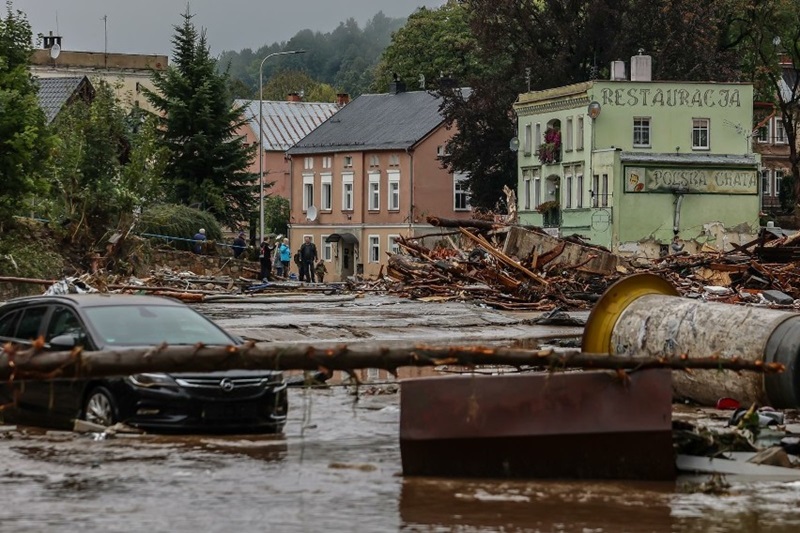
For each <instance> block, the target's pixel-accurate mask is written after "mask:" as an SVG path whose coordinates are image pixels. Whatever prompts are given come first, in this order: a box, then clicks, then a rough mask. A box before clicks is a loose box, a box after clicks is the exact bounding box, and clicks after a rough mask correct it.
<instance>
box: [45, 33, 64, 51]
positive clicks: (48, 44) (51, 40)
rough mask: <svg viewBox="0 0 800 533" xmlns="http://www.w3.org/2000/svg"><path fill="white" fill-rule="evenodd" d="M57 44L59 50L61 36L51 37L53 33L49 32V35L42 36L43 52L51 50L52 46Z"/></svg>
mask: <svg viewBox="0 0 800 533" xmlns="http://www.w3.org/2000/svg"><path fill="white" fill-rule="evenodd" d="M54 44H57V45H58V47H59V48H61V36H60V35H53V32H52V31H51V32H50V35H44V36H42V45H43V46H44V48H45V50H47V49H50V48H53V45H54Z"/></svg>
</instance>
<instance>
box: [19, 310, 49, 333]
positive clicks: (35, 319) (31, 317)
mask: <svg viewBox="0 0 800 533" xmlns="http://www.w3.org/2000/svg"><path fill="white" fill-rule="evenodd" d="M46 312H47V307H45V306H42V307H32V308H29V309H25V311H23V313H22V320H20V321H19V325H18V326H17V334H16V337H17V338H18V339H20V340H23V341H28V340H30V341H33V340H36V339H37V338H38V337H39V328H40V327H41V325H42V319H44V315H45V313H46Z"/></svg>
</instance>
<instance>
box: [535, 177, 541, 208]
mask: <svg viewBox="0 0 800 533" xmlns="http://www.w3.org/2000/svg"><path fill="white" fill-rule="evenodd" d="M541 203H542V180H541V178H539V170H534V171H533V207H539V206H540V205H541Z"/></svg>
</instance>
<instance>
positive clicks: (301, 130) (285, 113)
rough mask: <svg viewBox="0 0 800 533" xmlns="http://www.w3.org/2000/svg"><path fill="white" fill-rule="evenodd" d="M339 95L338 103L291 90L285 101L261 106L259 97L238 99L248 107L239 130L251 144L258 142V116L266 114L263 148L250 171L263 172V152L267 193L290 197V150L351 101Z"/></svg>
mask: <svg viewBox="0 0 800 533" xmlns="http://www.w3.org/2000/svg"><path fill="white" fill-rule="evenodd" d="M348 100H349V98H348V97H347V95H344V94H343V95H339V100H338V102H336V103H325V102H303V101H302V98H300V96H299V95H298V94H294V93H293V94H290V95H289V96H288V98H287V100H286V101H285V102H275V101H269V100H264V101H262V102H261V108H260V110H259V101H258V100H236V101H235V102H234V105H235V106H236V107H242V108H243V109H244V114H245V115H244V116H245V120H246V123H245V124H244V126H243V127H242V128H241V129H240V130H239V131H238V132H237V133H238V134H239V135H243V136H245V137H246V139H247V142H248V143H249V144H258V130H259V127H258V117H259V112H260V115H261V118H262V128H261V130H262V134H263V136H264V139H263V142H262V143H261V146H262V150H261V151H260V152H256V154H255V157H254V158H253V161H252V162H251V163H250V167H249V169H248V170H249V171H250V172H253V173H254V174H258V173H259V161H258V157H259V154H260V155H261V157H263V159H262V162H261V164H262V165H263V172H264V194H265V195H267V194H268V195H275V196H283V197H284V198H287V199H288V198H289V194H290V187H289V160H288V159H287V158H286V150H288V149H289V148H290V147H292V146H293V145H294V144H295V143H296V142H297V141H299V140H300V139H302V138H303V137H305V136H306V135H308V134H309V133H310V132H311V131H312V130H313V129H314V128H316V127H317V126H319V125H320V124H322V123H323V122H325V120H327V119H328V118H330V117H331V116H332V115H333V114H334V113H336V112H337V111H338V110H339V109H340V108H341V107H342V106H343V105H345V104H346V103H347V102H348Z"/></svg>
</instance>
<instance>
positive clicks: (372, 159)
mask: <svg viewBox="0 0 800 533" xmlns="http://www.w3.org/2000/svg"><path fill="white" fill-rule="evenodd" d="M380 164H381V160H380V158H379V157H378V156H377V155H371V156H369V166H371V167H377V166H380Z"/></svg>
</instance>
